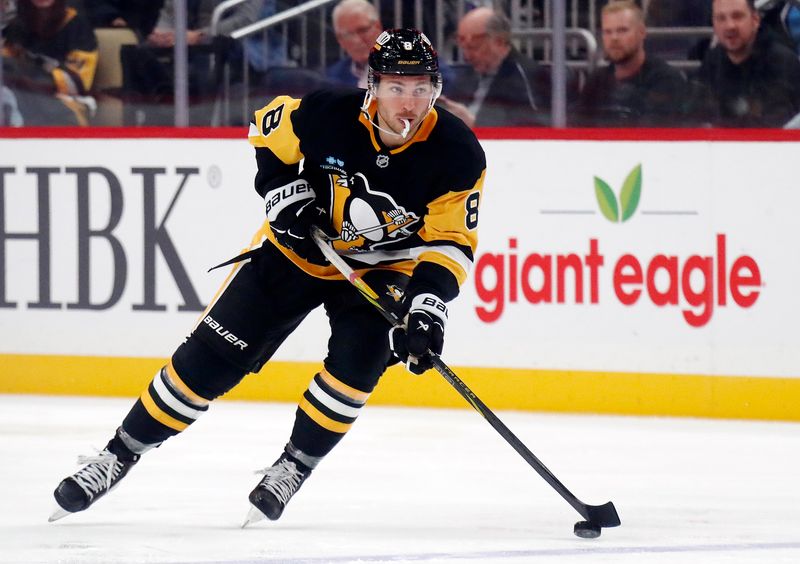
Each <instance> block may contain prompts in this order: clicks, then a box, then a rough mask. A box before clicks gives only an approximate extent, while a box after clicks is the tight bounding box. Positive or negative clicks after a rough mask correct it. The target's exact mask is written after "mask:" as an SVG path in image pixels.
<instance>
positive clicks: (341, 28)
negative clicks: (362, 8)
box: [336, 12, 381, 65]
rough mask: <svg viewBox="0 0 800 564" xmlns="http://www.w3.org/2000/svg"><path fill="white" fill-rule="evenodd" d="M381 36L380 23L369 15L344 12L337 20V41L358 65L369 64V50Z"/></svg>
mask: <svg viewBox="0 0 800 564" xmlns="http://www.w3.org/2000/svg"><path fill="white" fill-rule="evenodd" d="M380 34H381V24H380V22H379V21H378V20H376V19H373V18H372V17H370V16H369V15H368V14H364V13H362V12H350V13H348V12H343V13H341V14H340V15H339V17H338V18H337V19H336V39H337V40H338V41H339V45H341V46H342V49H344V50H345V52H346V53H347V55H348V56H349V57H350V58H351V59H353V60H354V61H355V62H356V63H359V64H362V65H363V64H364V63H366V62H367V59H368V58H369V50H370V49H372V46H373V45H374V44H375V40H376V39H377V38H378V36H379V35H380Z"/></svg>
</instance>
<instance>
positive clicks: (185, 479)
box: [0, 395, 800, 564]
mask: <svg viewBox="0 0 800 564" xmlns="http://www.w3.org/2000/svg"><path fill="white" fill-rule="evenodd" d="M131 403H132V400H119V399H96V398H71V397H62V398H52V397H37V396H2V395H0V461H1V462H2V463H1V464H0V507H2V511H0V562H4V563H5V562H14V563H30V562H62V563H68V562H89V563H100V562H103V563H106V562H132V563H133V562H158V563H164V562H173V563H178V562H180V563H188V562H220V563H223V562H224V563H226V564H228V563H229V564H233V563H237V564H238V563H250V562H252V563H256V562H265V563H266V562H293V563H299V562H308V563H315V564H316V563H325V562H336V563H342V562H361V563H373V562H427V563H434V562H469V563H472V562H486V563H490V562H500V563H515V564H516V563H521V562H535V563H539V562H544V563H551V562H552V563H555V562H558V563H565V564H571V563H621V564H626V563H634V562H635V563H648V564H651V563H655V564H659V563H667V562H669V563H673V562H681V563H703V564H705V563H716V562H720V563H733V564H740V563H743V562H752V563H787V564H788V563H792V564H796V563H797V562H800V512H799V511H798V510H797V508H798V507H800V491H799V490H800V486H798V475H800V425H797V424H789V423H768V422H748V421H710V420H690V419H661V418H633V417H595V416H565V415H543V414H530V413H517V412H502V413H498V414H499V415H500V417H501V418H502V419H503V421H504V422H505V423H506V424H507V425H508V426H509V427H510V428H511V429H512V431H514V432H515V433H516V434H517V435H518V436H519V437H520V438H521V439H522V441H523V442H524V443H525V444H526V445H527V446H528V447H529V448H530V449H531V450H532V451H533V452H534V453H535V454H536V455H537V456H538V457H539V458H540V459H541V460H542V461H543V462H544V463H545V464H547V466H548V467H549V468H550V469H551V470H552V471H553V472H554V473H555V474H556V476H558V477H559V478H560V479H561V481H562V482H564V484H565V485H566V486H567V487H568V488H570V489H571V490H572V492H573V493H574V494H575V495H577V496H578V497H579V498H581V499H582V500H583V501H585V502H587V503H592V504H600V503H604V502H606V501H608V500H609V499H610V500H613V501H614V503H615V505H616V506H617V509H618V511H619V514H620V517H621V519H622V526H621V527H619V528H616V529H605V530H604V531H603V535H602V536H601V537H600V538H599V539H596V540H584V539H579V538H577V537H575V536H573V534H572V525H573V523H574V522H575V521H578V520H580V516H579V515H578V514H577V513H575V512H574V511H573V509H572V508H571V507H569V506H568V505H567V504H566V503H565V502H564V501H563V500H562V499H561V498H560V497H559V496H558V495H557V494H556V493H555V492H554V491H553V490H552V489H551V488H550V487H549V486H548V485H547V484H546V483H545V482H544V481H543V480H542V479H541V478H540V477H539V476H538V475H537V474H536V473H535V472H534V471H533V470H532V469H531V468H530V467H529V466H528V465H527V464H526V463H525V462H524V461H523V460H522V458H520V457H519V455H517V453H515V452H514V451H513V450H512V449H511V448H510V447H509V446H508V445H507V444H506V443H505V442H504V441H503V440H502V439H501V438H500V436H499V435H497V434H496V433H495V431H494V430H493V429H492V428H491V427H490V426H489V425H488V424H487V423H486V422H485V421H484V420H483V419H482V418H481V417H480V416H479V415H478V414H477V413H475V412H474V411H472V410H466V409H465V410H417V409H403V408H384V407H377V406H371V407H368V408H367V409H365V410H364V412H363V414H362V416H361V418H360V419H359V421H358V422H357V423H356V425H355V426H354V428H353V430H352V431H351V432H350V433H349V435H348V436H347V437H346V438H345V439H344V441H343V442H342V443H341V444H340V445H339V447H337V449H336V450H335V451H334V452H333V453H332V454H331V455H330V456H329V457H328V458H327V459H326V460H325V461H324V462H323V463H322V464H321V466H320V467H319V468H318V469H317V471H316V472H315V474H314V475H312V476H311V478H310V479H309V480H308V481H307V482H306V484H305V485H304V486H303V488H302V490H301V491H300V493H299V494H298V495H297V496H296V497H295V498H294V499H293V500H292V502H291V504H290V505H289V507H288V509H287V510H286V513H285V514H284V516H283V517H282V519H281V520H280V521H278V522H274V523H273V522H269V521H262V522H260V523H258V524H256V525H253V526H251V527H250V528H248V529H244V530H242V529H240V528H239V526H240V525H241V523H242V521H243V520H244V517H245V515H246V513H247V507H248V505H247V494H248V493H249V492H250V490H251V489H252V487H253V486H254V485H255V484H256V483H257V481H258V476H256V475H254V474H253V473H252V472H253V471H254V470H257V469H259V468H263V467H264V466H267V465H270V464H271V463H272V462H273V461H274V459H275V458H277V456H278V455H279V453H280V451H281V448H282V446H283V444H284V443H285V442H286V440H287V437H288V434H289V431H290V429H291V425H292V422H293V420H294V409H295V407H294V406H293V405H288V404H264V403H243V402H227V401H219V402H216V403H215V404H214V405H213V406H212V408H211V410H210V411H209V412H208V413H207V414H206V415H204V416H203V417H202V418H201V419H200V420H199V421H198V422H197V423H195V424H194V425H193V426H192V427H191V428H190V429H189V430H188V431H186V432H185V433H184V434H183V435H182V436H179V437H177V438H175V439H172V440H170V441H168V442H167V443H166V444H165V445H164V446H163V447H161V448H159V449H157V450H155V451H152V452H150V453H148V454H146V455H145V457H144V458H143V459H142V462H141V463H140V464H139V465H137V467H136V468H134V469H133V471H132V472H131V474H130V475H129V476H128V477H127V478H126V479H125V481H124V482H123V483H122V484H121V485H120V487H119V488H118V489H117V490H115V491H114V492H113V493H111V494H110V495H109V496H108V497H106V498H105V499H102V500H101V501H99V502H98V503H97V505H95V506H94V507H92V508H91V509H90V510H89V511H87V512H85V513H80V514H76V515H72V516H70V517H67V518H65V519H63V520H61V521H58V522H57V523H53V524H49V523H48V522H47V517H48V516H49V514H50V512H51V510H52V509H53V508H54V502H53V499H52V490H53V489H54V488H55V486H56V485H57V484H58V482H59V481H60V480H61V479H62V478H63V477H64V476H66V475H67V474H69V473H71V472H73V471H74V470H75V469H76V468H77V466H76V465H75V458H76V456H77V455H78V454H90V453H91V452H92V450H91V447H92V446H94V447H97V448H102V447H103V446H104V445H105V443H106V442H107V440H108V438H110V436H111V434H112V432H113V430H114V429H115V428H116V426H117V425H118V424H119V422H120V421H121V419H122V417H123V416H124V415H125V413H127V410H128V408H129V406H130V405H131Z"/></svg>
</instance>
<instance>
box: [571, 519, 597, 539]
mask: <svg viewBox="0 0 800 564" xmlns="http://www.w3.org/2000/svg"><path fill="white" fill-rule="evenodd" d="M600 530H601V529H600V527H599V526H598V525H595V524H594V523H590V522H589V521H578V522H577V523H575V527H574V528H573V532H574V533H575V536H576V537H581V538H582V539H596V538H597V537H599V536H600Z"/></svg>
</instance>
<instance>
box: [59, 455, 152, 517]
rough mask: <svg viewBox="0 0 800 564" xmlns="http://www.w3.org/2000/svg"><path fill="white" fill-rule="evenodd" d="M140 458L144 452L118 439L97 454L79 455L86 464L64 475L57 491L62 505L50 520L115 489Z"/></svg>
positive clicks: (88, 504) (76, 510) (84, 507)
mask: <svg viewBox="0 0 800 564" xmlns="http://www.w3.org/2000/svg"><path fill="white" fill-rule="evenodd" d="M117 442H118V441H117ZM139 458H140V455H138V454H134V453H132V452H130V451H129V450H128V449H126V448H125V447H124V446H119V445H117V444H115V439H112V440H111V441H110V442H109V443H108V445H106V447H105V448H104V449H103V450H101V451H99V452H98V453H97V454H96V455H93V456H79V457H78V464H83V465H84V466H83V468H81V469H80V470H78V471H77V472H75V473H74V474H73V475H72V476H68V477H66V478H64V479H63V480H62V481H61V483H60V484H59V485H58V487H57V488H56V489H55V491H54V492H53V495H54V497H55V499H56V503H58V507H57V508H56V510H55V512H54V513H53V514H52V515H51V516H50V518H49V519H48V521H50V522H51V523H52V522H53V521H57V520H59V519H61V518H63V517H66V516H67V515H70V514H72V513H77V512H78V511H83V510H85V509H88V508H89V507H90V506H91V505H92V504H93V503H94V502H95V501H97V500H98V499H100V498H101V497H103V496H104V495H105V494H107V493H108V492H110V491H111V490H112V489H114V488H115V487H116V486H117V485H118V484H119V482H120V480H122V478H124V477H125V475H126V474H127V473H128V472H129V471H130V469H131V468H133V466H134V464H136V463H137V462H138V461H139Z"/></svg>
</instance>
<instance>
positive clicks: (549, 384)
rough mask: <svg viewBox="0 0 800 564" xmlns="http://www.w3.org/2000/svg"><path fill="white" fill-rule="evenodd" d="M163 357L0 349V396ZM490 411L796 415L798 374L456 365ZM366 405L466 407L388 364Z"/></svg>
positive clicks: (260, 395)
mask: <svg viewBox="0 0 800 564" xmlns="http://www.w3.org/2000/svg"><path fill="white" fill-rule="evenodd" d="M165 364H166V359H164V358H131V357H101V356H59V355H13V354H5V355H0V366H2V370H0V393H5V394H48V395H81V396H117V397H120V396H121V397H127V398H130V400H131V404H132V403H133V401H134V400H135V399H136V398H137V397H138V396H139V394H140V393H141V391H142V389H143V388H144V387H145V386H147V385H148V384H149V383H150V380H151V379H152V377H153V374H155V373H156V372H157V371H158V370H159V369H160V368H161V367H162V366H164V365H165ZM452 368H453V370H454V371H455V373H456V374H458V376H459V378H461V379H462V380H464V382H466V383H467V385H469V387H470V388H472V390H474V391H475V393H476V394H477V395H478V396H479V397H480V398H481V399H482V400H483V401H484V402H485V403H486V405H488V406H489V407H490V408H491V409H492V410H493V411H498V410H503V409H516V410H523V411H544V412H558V413H597V414H609V415H660V416H678V417H711V418H724V419H759V420H772V421H800V378H774V377H741V376H709V375H697V374H696V375H682V374H648V373H622V372H603V371H594V372H592V371H566V370H531V369H518V368H486V367H480V368H477V367H460V366H453V367H452ZM320 369H321V366H320V363H315V362H279V361H272V362H269V363H267V365H266V366H265V367H264V368H263V369H262V370H261V372H260V373H259V374H250V375H249V376H247V377H245V379H244V381H242V383H241V384H240V385H239V386H237V387H236V388H234V389H233V390H232V391H231V392H229V393H228V394H226V395H225V396H224V399H222V400H221V401H226V400H229V399H230V400H250V401H278V402H289V403H292V404H295V405H296V404H297V402H298V401H299V400H300V398H301V397H302V395H303V392H305V390H306V389H307V387H308V380H309V378H310V377H311V375H313V374H315V373H316V372H319V370H320ZM369 404H370V405H400V406H413V407H448V408H464V409H472V408H471V407H470V406H469V404H467V403H466V402H465V401H464V399H463V398H462V397H461V396H459V395H458V393H457V392H456V391H455V390H453V389H452V388H451V387H450V385H449V384H447V382H445V381H444V379H443V378H441V377H440V376H439V375H438V374H436V373H435V372H432V371H431V372H428V373H426V374H425V375H423V376H419V377H416V376H412V375H411V374H408V373H407V372H406V371H405V369H404V368H403V367H401V366H399V365H398V366H393V367H392V368H390V369H389V370H388V371H387V373H386V374H385V375H384V376H383V377H382V378H381V381H380V384H379V385H378V387H377V388H376V390H375V391H374V392H373V393H372V395H371V396H370V399H369Z"/></svg>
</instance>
